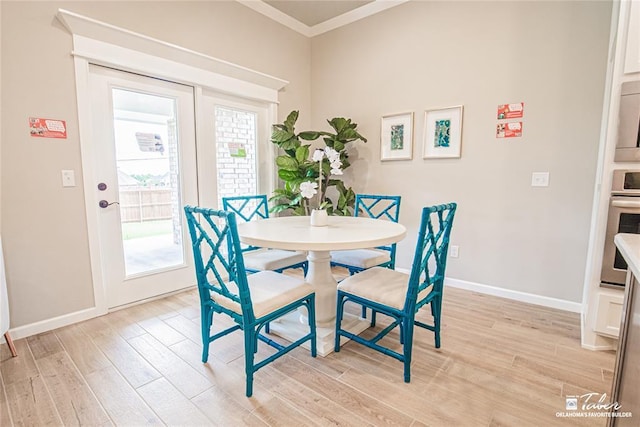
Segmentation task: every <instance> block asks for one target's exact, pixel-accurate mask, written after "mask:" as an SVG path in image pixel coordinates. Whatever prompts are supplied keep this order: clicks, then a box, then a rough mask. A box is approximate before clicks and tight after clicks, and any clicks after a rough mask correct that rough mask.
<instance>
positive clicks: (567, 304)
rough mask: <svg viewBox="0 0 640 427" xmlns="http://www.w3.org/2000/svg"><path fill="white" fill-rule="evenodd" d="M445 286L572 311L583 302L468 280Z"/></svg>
mask: <svg viewBox="0 0 640 427" xmlns="http://www.w3.org/2000/svg"><path fill="white" fill-rule="evenodd" d="M396 270H398V271H401V272H403V273H407V274H409V273H410V271H409V270H407V269H404V268H396ZM444 284H445V286H451V287H452V288H458V289H465V290H468V291H473V292H478V293H481V294H487V295H493V296H496V297H502V298H507V299H511V300H515V301H520V302H526V303H529V304H535V305H541V306H543V307H549V308H557V309H559V310H564V311H570V312H572V313H581V312H582V304H580V303H579V302H573V301H567V300H562V299H558V298H551V297H545V296H542V295H536V294H529V293H527V292H520V291H514V290H511V289H505V288H498V287H496V286H489V285H483V284H482V283H475V282H468V281H466V280H460V279H452V278H449V277H448V278H445V280H444Z"/></svg>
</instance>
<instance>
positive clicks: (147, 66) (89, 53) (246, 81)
mask: <svg viewBox="0 0 640 427" xmlns="http://www.w3.org/2000/svg"><path fill="white" fill-rule="evenodd" d="M57 17H58V19H59V20H60V21H61V22H62V23H63V25H64V26H65V27H66V28H67V29H68V30H69V32H70V33H71V34H72V36H73V37H72V38H73V52H72V54H73V60H74V69H75V76H76V97H77V106H78V128H79V140H80V151H81V160H82V180H83V192H84V199H85V210H86V220H87V237H88V243H89V255H90V263H91V275H92V282H93V292H94V307H93V308H89V309H87V310H83V311H82V314H81V315H80V318H75V317H74V321H80V320H84V319H89V318H92V317H96V316H100V315H102V314H105V313H107V312H108V305H107V298H106V283H105V279H104V272H103V268H102V266H103V254H102V250H101V247H100V246H101V245H100V239H99V227H98V225H99V223H98V215H99V211H98V209H99V208H98V199H99V195H98V192H97V191H96V189H95V185H96V182H97V177H96V168H95V164H94V162H95V152H94V148H93V144H92V133H91V129H92V125H91V97H90V92H89V64H95V65H102V66H105V67H110V68H114V69H117V70H121V71H128V72H133V73H138V74H142V75H146V76H149V77H155V78H161V79H165V80H169V81H173V82H176V83H182V84H186V85H189V86H193V87H194V88H195V91H194V95H195V118H196V153H198V151H199V150H201V149H202V148H201V147H202V145H203V144H204V142H205V141H203V138H202V133H201V132H202V123H203V122H202V121H203V120H204V119H205V117H204V116H203V114H204V113H203V104H202V103H203V89H206V90H212V91H214V92H218V93H221V94H227V95H231V96H234V97H238V98H244V99H247V100H250V101H253V102H259V103H262V104H264V106H265V108H266V111H267V123H265V126H268V125H269V123H275V122H276V119H277V103H278V91H279V90H280V89H282V88H283V87H284V86H285V85H286V84H288V82H287V81H285V80H282V79H278V78H276V77H272V76H269V75H266V74H263V73H260V72H257V71H253V70H250V69H247V68H244V67H241V66H237V65H235V64H231V63H229V62H226V61H222V60H219V59H216V58H213V57H210V56H207V55H204V54H201V53H198V52H195V51H192V50H189V49H185V48H182V47H180V46H176V45H173V44H170V43H166V42H163V41H160V40H156V39H153V38H150V37H147V36H145V35H142V34H138V33H134V32H131V31H129V30H124V29H121V28H118V27H115V26H113V25H110V24H106V23H103V22H100V21H96V20H94V19H91V18H86V17H84V16H82V15H78V14H75V13H73V12H68V11H65V10H63V9H60V10H59V11H58V15H57ZM125 46H129V47H125ZM131 46H133V47H137V48H138V50H134V49H131V48H130V47H131ZM151 51H153V52H155V53H156V55H157V54H161V55H162V56H156V55H152V54H149V53H147V52H151ZM167 58H179V59H180V62H176V61H174V60H170V59H167ZM269 153H270V155H271V156H273V158H272V159H270V160H268V161H269V163H273V162H274V161H275V154H276V150H275V149H273V150H269ZM196 155H197V154H196ZM197 161H198V164H200V162H201V161H202V160H201V159H200V158H198V160H197ZM198 169H199V170H200V169H201V168H198ZM199 178H200V177H199ZM274 180H275V177H274ZM194 284H195V278H194Z"/></svg>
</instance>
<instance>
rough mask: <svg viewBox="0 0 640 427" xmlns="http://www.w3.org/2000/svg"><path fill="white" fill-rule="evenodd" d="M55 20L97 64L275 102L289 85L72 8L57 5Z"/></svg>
mask: <svg viewBox="0 0 640 427" xmlns="http://www.w3.org/2000/svg"><path fill="white" fill-rule="evenodd" d="M57 18H58V19H59V20H60V22H61V23H62V24H63V25H64V26H65V27H66V28H67V30H69V32H70V33H71V34H72V35H73V54H74V55H75V56H81V57H83V58H86V59H89V60H91V62H92V63H95V64H98V65H108V66H112V67H114V68H118V69H120V70H124V71H136V72H142V73H147V74H148V73H151V75H153V76H155V77H170V79H171V80H172V81H175V82H177V83H187V84H191V85H202V86H206V87H209V88H211V89H214V90H216V91H218V92H223V93H229V94H232V95H235V96H241V97H244V98H250V99H256V100H262V101H269V102H277V101H278V91H279V90H280V89H282V88H284V87H285V86H286V85H287V84H288V83H289V82H288V81H286V80H283V79H279V78H277V77H273V76H270V75H268V74H265V73H261V72H259V71H254V70H251V69H249V68H246V67H242V66H240V65H236V64H233V63H231V62H228V61H224V60H222V59H218V58H214V57H212V56H209V55H205V54H203V53H200V52H196V51H193V50H191V49H187V48H184V47H181V46H177V45H174V44H171V43H167V42H164V41H162V40H158V39H154V38H152V37H148V36H145V35H144V34H139V33H135V32H133V31H129V30H125V29H124V28H120V27H116V26H115V25H111V24H107V23H105V22H101V21H98V20H95V19H92V18H88V17H86V16H82V15H79V14H77V13H74V12H70V11H68V10H64V9H58V14H57ZM150 52H153V53H150ZM168 58H171V60H169V59H168ZM160 65H162V66H160Z"/></svg>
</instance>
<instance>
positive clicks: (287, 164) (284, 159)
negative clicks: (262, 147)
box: [276, 156, 298, 172]
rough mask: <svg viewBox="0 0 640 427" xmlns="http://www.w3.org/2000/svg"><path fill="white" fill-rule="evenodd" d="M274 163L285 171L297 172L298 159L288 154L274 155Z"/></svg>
mask: <svg viewBox="0 0 640 427" xmlns="http://www.w3.org/2000/svg"><path fill="white" fill-rule="evenodd" d="M276 165H278V167H279V168H280V169H284V170H286V171H294V172H297V170H298V161H297V160H296V159H294V158H293V157H289V156H278V157H276Z"/></svg>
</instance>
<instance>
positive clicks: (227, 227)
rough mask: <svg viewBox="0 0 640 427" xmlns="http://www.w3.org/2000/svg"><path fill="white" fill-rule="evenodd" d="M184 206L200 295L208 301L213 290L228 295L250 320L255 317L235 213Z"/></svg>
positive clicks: (227, 312) (221, 294) (231, 313)
mask: <svg viewBox="0 0 640 427" xmlns="http://www.w3.org/2000/svg"><path fill="white" fill-rule="evenodd" d="M184 210H185V215H186V218H187V224H188V225H189V233H190V235H191V241H192V246H193V256H194V261H195V267H196V277H197V281H198V290H199V292H200V297H201V298H203V300H204V301H206V300H209V299H211V293H212V292H213V293H215V294H218V295H220V296H222V297H224V298H228V299H230V300H231V301H234V302H236V303H238V304H239V305H240V307H241V308H242V313H243V316H244V317H245V318H246V320H248V321H252V320H253V318H254V316H253V308H252V305H251V295H250V291H249V286H248V283H247V274H246V272H245V269H244V260H243V258H242V248H241V245H240V239H239V238H238V231H237V224H236V218H235V213H233V212H226V211H219V210H214V209H208V208H199V207H192V206H186V207H185V208H184ZM197 216H199V218H200V219H198V218H197ZM225 247H226V251H225ZM226 278H228V279H227V280H225V279H226ZM228 283H234V284H235V285H236V289H237V290H235V289H234V290H232V289H230V288H229V286H228ZM221 310H222V311H224V312H225V313H226V314H228V315H230V316H232V317H233V318H234V319H236V320H240V319H238V317H239V316H238V314H237V313H235V312H233V311H231V310H228V309H226V310H225V309H224V308H221Z"/></svg>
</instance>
